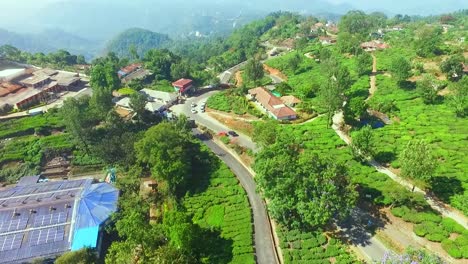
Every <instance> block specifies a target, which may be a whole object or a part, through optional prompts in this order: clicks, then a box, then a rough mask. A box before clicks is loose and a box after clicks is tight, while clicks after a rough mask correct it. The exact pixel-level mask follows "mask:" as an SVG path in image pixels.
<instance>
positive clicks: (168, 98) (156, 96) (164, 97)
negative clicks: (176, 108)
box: [140, 88, 177, 102]
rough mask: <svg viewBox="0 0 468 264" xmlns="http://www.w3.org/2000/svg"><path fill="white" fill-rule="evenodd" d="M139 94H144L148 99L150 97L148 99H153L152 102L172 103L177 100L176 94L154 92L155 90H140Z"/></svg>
mask: <svg viewBox="0 0 468 264" xmlns="http://www.w3.org/2000/svg"><path fill="white" fill-rule="evenodd" d="M140 92H142V93H144V94H146V95H147V96H148V97H150V99H153V100H160V101H164V102H172V101H174V100H176V99H177V94H176V93H168V92H162V91H156V90H151V89H147V88H145V89H142V90H140Z"/></svg>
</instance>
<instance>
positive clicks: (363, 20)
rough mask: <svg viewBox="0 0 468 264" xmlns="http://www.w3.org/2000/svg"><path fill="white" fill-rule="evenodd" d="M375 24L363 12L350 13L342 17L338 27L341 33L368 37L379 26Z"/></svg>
mask: <svg viewBox="0 0 468 264" xmlns="http://www.w3.org/2000/svg"><path fill="white" fill-rule="evenodd" d="M373 22H374V21H373V20H372V18H371V17H369V16H368V15H366V13H364V12H362V11H349V12H348V13H346V15H344V16H343V17H341V19H340V23H339V24H338V26H339V28H340V31H341V32H348V33H351V34H360V35H362V36H366V35H368V34H369V33H370V32H371V30H372V29H373V28H375V27H376V26H378V25H375V24H373Z"/></svg>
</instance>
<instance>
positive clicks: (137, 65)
mask: <svg viewBox="0 0 468 264" xmlns="http://www.w3.org/2000/svg"><path fill="white" fill-rule="evenodd" d="M142 66H143V65H142V64H141V63H133V64H130V65H127V66H125V67H123V68H122V69H120V71H122V72H124V73H126V74H129V73H132V72H134V71H136V70H137V69H139V68H141V67H142Z"/></svg>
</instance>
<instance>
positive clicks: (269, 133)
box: [252, 120, 279, 147]
mask: <svg viewBox="0 0 468 264" xmlns="http://www.w3.org/2000/svg"><path fill="white" fill-rule="evenodd" d="M278 132H279V125H278V122H277V121H275V120H267V121H265V122H256V123H254V133H253V136H252V139H253V141H255V143H257V144H258V145H259V146H260V147H266V146H269V145H272V144H274V143H275V142H276V137H277V135H278Z"/></svg>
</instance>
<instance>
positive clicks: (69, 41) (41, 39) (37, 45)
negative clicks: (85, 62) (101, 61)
mask: <svg viewBox="0 0 468 264" xmlns="http://www.w3.org/2000/svg"><path fill="white" fill-rule="evenodd" d="M1 45H11V46H14V47H17V48H19V49H21V50H23V51H27V52H32V53H35V52H43V53H49V52H55V51H57V50H60V49H65V50H68V51H70V52H72V53H78V54H83V55H84V56H85V57H86V58H88V59H91V58H93V57H94V56H95V54H96V53H97V51H98V50H99V45H98V43H96V42H94V41H91V40H88V39H84V38H81V37H78V36H75V35H73V34H70V33H68V32H64V31H63V30H59V29H48V30H44V31H42V32H40V33H35V34H20V33H15V32H11V31H8V30H5V29H2V28H0V46H1Z"/></svg>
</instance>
